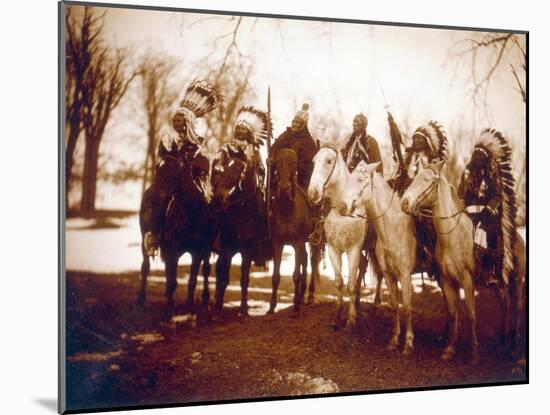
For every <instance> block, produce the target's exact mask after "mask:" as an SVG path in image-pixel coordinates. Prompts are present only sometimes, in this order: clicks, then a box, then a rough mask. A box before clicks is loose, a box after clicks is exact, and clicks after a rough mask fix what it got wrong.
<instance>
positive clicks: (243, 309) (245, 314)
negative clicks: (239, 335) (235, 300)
mask: <svg viewBox="0 0 550 415" xmlns="http://www.w3.org/2000/svg"><path fill="white" fill-rule="evenodd" d="M239 315H241V316H242V317H248V316H249V314H248V307H240V308H239Z"/></svg>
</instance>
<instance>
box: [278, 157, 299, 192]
mask: <svg viewBox="0 0 550 415" xmlns="http://www.w3.org/2000/svg"><path fill="white" fill-rule="evenodd" d="M285 152H286V153H289V154H290V155H291V156H292V161H293V163H294V167H295V168H294V173H293V174H292V179H291V180H290V186H291V187H290V198H291V200H293V199H294V195H293V194H294V189H295V188H296V186H298V154H296V151H294V150H293V149H290V148H283V149H281V150H280V151H279V152H278V154H277V159H276V161H275V167H276V166H277V160H279V155H280V154H281V153H285ZM274 173H275V180H276V182H277V197H280V193H281V188H280V187H279V174H278V170H277V168H275V171H274ZM298 187H299V186H298Z"/></svg>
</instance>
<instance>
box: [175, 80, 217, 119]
mask: <svg viewBox="0 0 550 415" xmlns="http://www.w3.org/2000/svg"><path fill="white" fill-rule="evenodd" d="M180 107H184V108H187V109H189V110H190V111H192V112H193V114H195V117H202V116H204V115H205V114H207V113H209V112H210V111H212V110H214V109H216V108H219V109H220V110H222V107H223V96H222V94H221V93H220V92H219V91H217V90H216V89H215V88H214V87H213V86H211V85H209V84H208V83H207V82H206V81H203V80H194V81H193V82H191V85H189V86H188V87H187V90H186V91H185V96H184V97H183V100H182V101H181V103H180Z"/></svg>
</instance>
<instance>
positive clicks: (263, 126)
mask: <svg viewBox="0 0 550 415" xmlns="http://www.w3.org/2000/svg"><path fill="white" fill-rule="evenodd" d="M239 125H241V126H244V127H246V128H247V129H248V131H250V134H251V136H252V143H253V144H254V145H257V146H259V145H263V144H264V141H265V140H266V139H267V136H268V134H269V133H271V129H272V128H273V127H272V125H271V120H270V118H269V115H267V113H265V112H263V111H260V110H259V109H257V108H255V107H253V106H244V107H241V108H240V109H239V111H238V113H237V120H236V121H235V127H237V126H239Z"/></svg>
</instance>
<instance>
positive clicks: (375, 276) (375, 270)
mask: <svg viewBox="0 0 550 415" xmlns="http://www.w3.org/2000/svg"><path fill="white" fill-rule="evenodd" d="M367 255H368V260H369V263H370V269H371V275H372V281H371V282H372V283H373V285H374V286H376V285H377V284H378V280H379V279H380V277H381V276H382V271H381V270H380V264H379V263H378V258H376V253H375V252H374V247H371V248H369V249H368V250H367ZM365 278H366V273H365V274H363V282H364V283H365V285H366V281H365Z"/></svg>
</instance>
